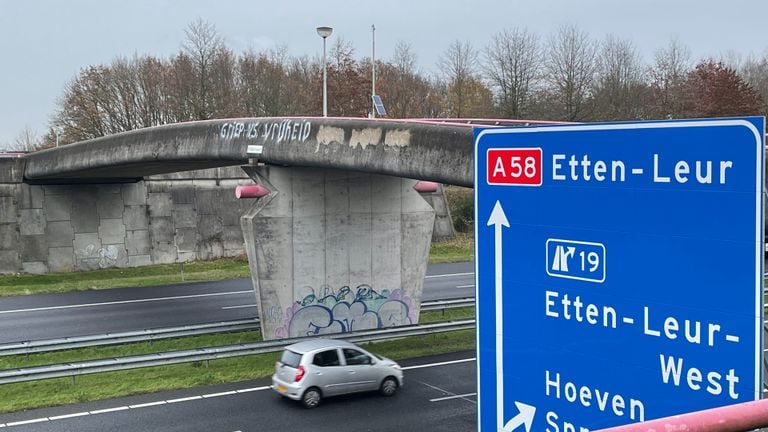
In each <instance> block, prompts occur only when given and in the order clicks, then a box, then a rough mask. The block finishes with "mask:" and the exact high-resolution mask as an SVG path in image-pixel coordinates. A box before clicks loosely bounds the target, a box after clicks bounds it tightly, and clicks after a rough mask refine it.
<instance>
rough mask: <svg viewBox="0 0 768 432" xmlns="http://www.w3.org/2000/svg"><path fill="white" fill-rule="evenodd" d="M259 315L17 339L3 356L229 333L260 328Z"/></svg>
mask: <svg viewBox="0 0 768 432" xmlns="http://www.w3.org/2000/svg"><path fill="white" fill-rule="evenodd" d="M258 328H259V320H258V319H249V320H238V321H224V322H218V323H207V324H195V325H186V326H180V327H165V328H157V329H147V330H135V331H129V332H121V333H106V334H99V335H87V336H73V337H65V338H57V339H43V340H33V341H24V342H14V343H10V344H5V345H0V357H2V356H9V355H19V354H35V353H44V352H53V351H62V350H68V349H75V348H86V347H94V346H103V345H117V344H123V343H130V342H150V341H154V340H160V339H171V338H178V337H186V336H199V335H205V334H214V333H227V332H236V331H246V330H257V329H258Z"/></svg>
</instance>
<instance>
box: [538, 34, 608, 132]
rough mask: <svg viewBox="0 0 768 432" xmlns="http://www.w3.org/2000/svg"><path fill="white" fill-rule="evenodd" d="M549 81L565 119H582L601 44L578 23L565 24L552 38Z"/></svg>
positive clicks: (586, 107)
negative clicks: (578, 25) (580, 28)
mask: <svg viewBox="0 0 768 432" xmlns="http://www.w3.org/2000/svg"><path fill="white" fill-rule="evenodd" d="M548 48H549V52H548V59H547V63H546V66H545V69H546V81H547V83H548V85H549V92H550V94H551V95H552V99H553V100H554V101H555V102H556V104H557V105H558V106H557V107H555V112H559V113H560V116H561V118H562V119H563V120H570V121H580V120H586V119H587V117H588V113H587V109H588V103H589V100H590V97H591V89H592V85H593V82H594V80H595V73H596V68H597V64H596V62H595V58H596V55H597V45H596V44H595V43H594V42H593V41H592V40H590V38H589V34H588V33H586V32H584V31H581V30H579V29H578V28H577V27H576V26H564V27H561V28H560V29H559V30H558V31H557V32H556V33H555V34H554V35H552V37H551V38H550V39H549V47H548Z"/></svg>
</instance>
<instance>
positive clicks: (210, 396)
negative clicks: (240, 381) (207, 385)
mask: <svg viewBox="0 0 768 432" xmlns="http://www.w3.org/2000/svg"><path fill="white" fill-rule="evenodd" d="M233 394H237V392H236V391H234V390H232V391H228V392H221V393H211V394H205V395H203V397H204V398H206V399H208V398H215V397H219V396H229V395H233Z"/></svg>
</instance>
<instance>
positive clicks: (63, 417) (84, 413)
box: [48, 412, 91, 421]
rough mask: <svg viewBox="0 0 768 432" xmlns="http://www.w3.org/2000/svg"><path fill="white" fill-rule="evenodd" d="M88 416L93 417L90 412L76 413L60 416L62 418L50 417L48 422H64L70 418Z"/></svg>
mask: <svg viewBox="0 0 768 432" xmlns="http://www.w3.org/2000/svg"><path fill="white" fill-rule="evenodd" d="M87 415H91V414H90V413H88V412H80V413H74V414H64V415H60V416H54V417H48V420H50V421H54V420H64V419H68V418H72V417H82V416H87Z"/></svg>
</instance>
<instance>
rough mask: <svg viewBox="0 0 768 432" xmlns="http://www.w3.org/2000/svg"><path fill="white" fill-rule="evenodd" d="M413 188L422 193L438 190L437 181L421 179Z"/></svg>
mask: <svg viewBox="0 0 768 432" xmlns="http://www.w3.org/2000/svg"><path fill="white" fill-rule="evenodd" d="M413 188H414V189H416V192H420V193H435V192H437V183H435V182H431V181H425V180H421V181H418V182H416V184H415V185H413Z"/></svg>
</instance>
